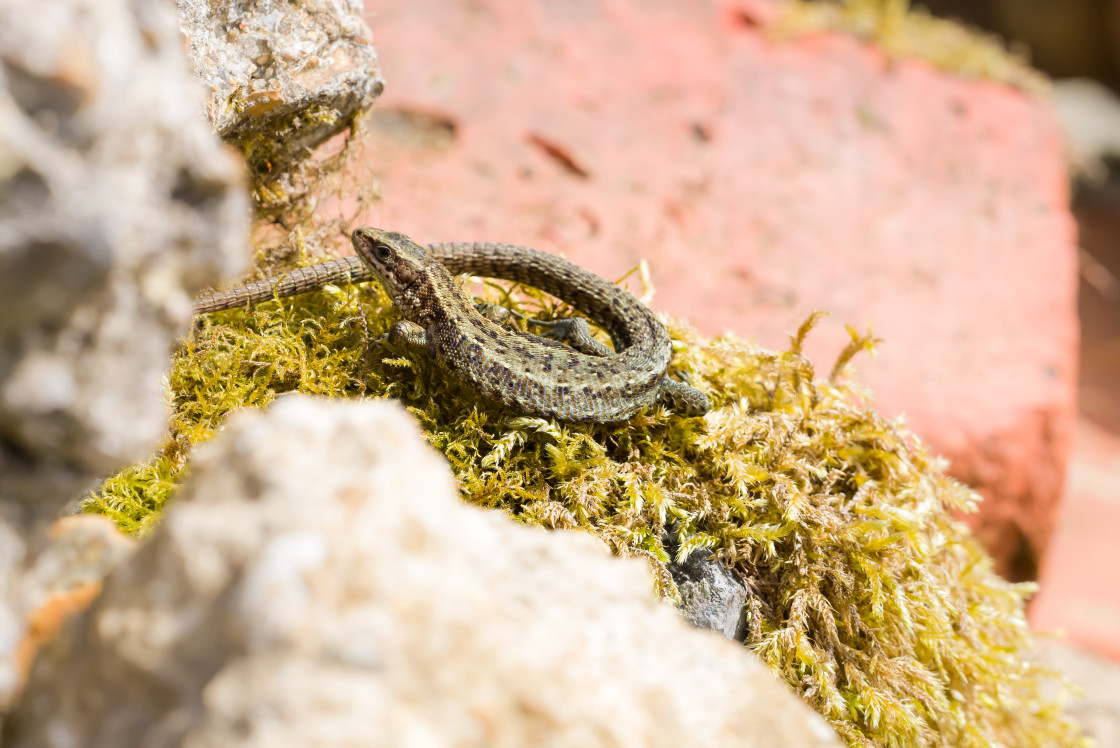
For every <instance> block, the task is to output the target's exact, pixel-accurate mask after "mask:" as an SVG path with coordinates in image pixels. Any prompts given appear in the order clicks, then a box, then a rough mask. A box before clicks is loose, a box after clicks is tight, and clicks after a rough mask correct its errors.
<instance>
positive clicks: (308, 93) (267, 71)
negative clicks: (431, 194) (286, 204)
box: [178, 0, 385, 191]
mask: <svg viewBox="0 0 1120 748" xmlns="http://www.w3.org/2000/svg"><path fill="white" fill-rule="evenodd" d="M178 5H179V14H180V17H181V23H182V28H183V34H184V35H185V36H186V38H187V49H188V56H189V58H190V61H191V65H192V66H193V68H194V70H195V74H196V75H197V76H198V77H199V78H200V79H201V80H202V82H203V84H204V85H205V86H206V89H207V92H208V96H207V101H206V111H207V113H208V114H209V116H210V120H211V122H212V123H213V125H214V130H215V131H216V132H217V133H218V134H219V135H221V136H222V138H224V139H225V140H227V141H228V142H230V143H232V144H234V145H236V146H238V147H239V148H241V149H242V150H243V151H244V152H245V155H246V158H247V159H248V161H249V166H250V170H251V171H252V172H253V173H254V174H255V175H259V176H260V177H261V178H262V179H265V180H269V181H272V182H279V183H280V184H281V191H286V190H291V189H294V188H293V187H292V185H291V180H292V179H293V174H292V172H295V171H298V168H299V165H300V164H301V163H302V162H304V161H305V159H307V157H308V156H309V155H310V153H311V149H313V148H315V147H316V146H318V145H319V144H321V143H323V142H325V141H326V140H327V139H329V138H330V137H332V136H334V135H336V134H338V133H340V132H342V130H343V129H345V128H346V127H347V126H348V125H349V124H350V121H351V119H352V118H353V117H354V116H355V115H356V114H358V113H360V112H361V111H364V110H365V109H368V108H369V107H370V106H371V105H372V104H373V101H374V99H376V98H377V97H378V96H380V95H381V91H382V89H383V88H384V86H385V82H384V80H382V78H381V73H380V70H379V69H378V67H377V52H376V50H375V49H374V47H373V45H372V44H371V43H370V31H369V28H368V27H367V26H366V24H365V22H364V21H363V20H362V13H363V7H362V3H361V2H360V0H303V1H302V2H298V3H293V2H289V0H254V2H249V3H246V2H243V0H178ZM273 189H276V188H275V187H273Z"/></svg>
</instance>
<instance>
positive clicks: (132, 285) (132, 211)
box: [0, 0, 248, 525]
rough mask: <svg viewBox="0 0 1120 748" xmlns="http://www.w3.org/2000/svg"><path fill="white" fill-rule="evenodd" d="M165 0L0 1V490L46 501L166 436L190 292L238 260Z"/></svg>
mask: <svg viewBox="0 0 1120 748" xmlns="http://www.w3.org/2000/svg"><path fill="white" fill-rule="evenodd" d="M200 101H201V96H200V93H199V91H198V89H197V83H196V82H195V81H193V80H192V79H191V77H190V72H189V69H188V67H187V65H186V62H185V60H184V58H183V52H182V41H181V39H180V37H179V34H178V31H177V29H176V24H175V16H174V11H173V9H172V8H169V7H167V6H166V5H165V4H164V3H163V2H161V1H160V0H52V1H51V2H46V3H44V2H41V1H40V0H6V1H5V2H3V3H0V502H3V501H8V502H13V503H14V504H15V505H16V506H18V507H19V508H20V510H21V511H20V512H19V514H20V515H21V516H20V517H19V519H18V522H19V524H23V525H26V524H28V522H29V521H30V520H33V519H36V518H42V517H50V516H52V515H53V514H54V513H55V512H56V511H57V509H58V508H59V506H60V505H61V504H62V503H63V502H65V501H66V500H70V499H75V498H77V497H78V496H79V494H80V493H81V491H82V490H84V489H85V488H87V487H88V486H89V485H91V483H92V481H93V480H94V479H95V478H96V477H98V476H100V475H103V474H105V473H108V472H111V471H113V470H115V469H117V468H119V467H120V466H121V465H122V464H126V463H128V462H134V461H137V460H139V459H141V458H143V457H145V456H146V455H147V454H148V453H149V452H150V451H151V449H152V448H153V446H154V444H155V443H156V442H157V440H159V439H160V438H162V437H163V436H164V431H165V428H166V408H167V405H166V398H165V395H164V391H163V384H162V377H163V374H164V371H165V369H166V368H167V363H168V354H169V351H170V348H171V346H172V344H173V342H174V340H175V339H176V338H178V337H180V336H181V335H182V334H183V333H184V332H185V330H186V328H187V324H188V319H189V316H190V297H191V296H192V295H193V294H194V293H196V292H197V290H199V289H200V288H202V287H204V286H206V285H209V284H212V283H214V282H216V281H217V280H218V279H219V278H221V277H223V276H227V275H229V274H230V273H232V272H235V271H237V270H239V269H240V268H242V267H243V265H244V263H245V259H246V257H247V236H248V202H247V198H246V196H245V195H244V188H243V176H242V170H241V167H240V165H239V164H238V163H237V161H236V160H235V159H234V158H233V157H232V156H231V155H230V154H229V153H228V152H227V151H226V150H225V149H224V148H223V147H222V145H221V143H220V141H218V140H217V139H216V138H215V137H214V135H213V134H212V132H210V130H209V128H208V127H207V124H206V121H205V119H204V118H203V117H202V116H201V115H200Z"/></svg>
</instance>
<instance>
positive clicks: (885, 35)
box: [768, 0, 1049, 94]
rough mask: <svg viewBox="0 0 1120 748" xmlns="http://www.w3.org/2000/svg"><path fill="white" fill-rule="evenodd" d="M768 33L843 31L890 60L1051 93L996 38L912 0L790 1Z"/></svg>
mask: <svg viewBox="0 0 1120 748" xmlns="http://www.w3.org/2000/svg"><path fill="white" fill-rule="evenodd" d="M768 30H769V31H770V32H771V33H772V34H773V35H774V36H776V37H778V38H783V37H787V38H788V37H793V36H801V35H805V34H809V33H814V32H818V31H825V30H834V31H840V32H843V33H846V34H852V35H854V36H858V37H859V38H861V39H867V40H869V41H873V42H874V44H875V46H876V47H877V48H879V49H880V50H882V51H883V52H884V53H886V54H887V55H889V56H890V57H895V58H916V59H920V60H925V61H926V62H929V63H930V64H931V65H933V66H934V67H936V68H938V69H940V70H945V71H947V72H950V73H954V74H956V75H961V76H965V77H968V78H985V79H988V80H993V81H997V82H999V83H1005V84H1007V85H1010V86H1014V87H1016V88H1019V89H1021V90H1023V91H1026V92H1029V93H1032V94H1040V93H1045V92H1047V91H1048V90H1049V85H1048V83H1047V80H1046V77H1045V76H1043V75H1042V74H1041V73H1039V72H1038V71H1036V70H1034V69H1033V68H1032V67H1031V66H1030V64H1029V63H1027V62H1026V60H1025V58H1024V55H1022V54H1017V53H1013V52H1010V51H1008V49H1007V47H1006V46H1005V45H1004V44H1003V42H1002V41H1001V40H1000V39H999V38H998V37H995V36H992V35H990V34H985V33H983V32H981V31H978V30H976V29H970V28H967V27H965V26H962V25H961V24H960V23H957V22H955V21H949V20H945V19H940V18H935V17H934V16H932V15H930V14H929V12H928V11H926V10H925V9H924V8H912V7H911V6H910V3H909V1H908V0H839V1H836V0H789V2H788V3H785V4H783V13H782V14H781V16H780V17H779V18H778V19H777V20H776V21H775V22H774V23H772V24H771V25H769V26H768Z"/></svg>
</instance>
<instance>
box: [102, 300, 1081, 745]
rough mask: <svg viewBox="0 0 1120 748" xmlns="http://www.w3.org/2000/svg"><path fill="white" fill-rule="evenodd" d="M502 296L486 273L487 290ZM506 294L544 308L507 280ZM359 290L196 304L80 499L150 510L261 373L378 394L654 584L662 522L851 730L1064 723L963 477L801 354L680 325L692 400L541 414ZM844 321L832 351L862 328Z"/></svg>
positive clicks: (780, 667) (261, 381)
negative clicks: (147, 428)
mask: <svg viewBox="0 0 1120 748" xmlns="http://www.w3.org/2000/svg"><path fill="white" fill-rule="evenodd" d="M490 296H491V298H496V299H497V300H499V301H505V302H507V303H508V302H509V301H510V298H509V294H508V293H505V292H503V293H500V294H495V293H491V294H490ZM519 298H520V301H519V302H518V303H519V304H520V306H521V309H522V310H523V311H530V312H534V311H538V308H539V307H540V306H541V305H542V304H543V305H544V306H546V307H548V308H547V309H545V310H544V312H543V313H545V314H548V313H553V312H557V311H559V310H556V309H554V308H552V307H551V306H550V305H549V304H548V302H547V301H545V300H542V299H541V298H540V297H539V295H537V296H532V295H531V296H529V297H524V296H522V297H519ZM393 319H395V314H394V312H393V311H392V307H391V306H390V305H389V303H388V300H387V299H386V298H385V296H384V295H383V293H382V292H381V290H380V289H379V288H378V287H377V286H376V285H375V284H371V285H369V286H366V287H352V288H345V289H335V288H330V289H327V290H325V291H323V292H320V293H314V294H308V295H306V296H304V297H301V298H296V299H293V300H283V301H274V302H269V303H267V304H263V305H261V306H259V307H257V308H255V309H253V310H249V311H231V312H225V313H220V314H215V315H211V316H210V317H207V318H203V319H200V320H199V322H198V327H197V329H196V330H195V331H194V333H193V334H192V335H191V337H190V338H189V339H188V340H187V341H186V342H185V343H184V344H183V346H182V348H181V350H180V351H179V352H178V354H177V356H176V357H175V361H174V367H173V370H172V373H171V377H170V390H171V397H172V400H173V404H174V416H173V419H172V425H171V435H170V437H169V439H168V441H167V444H166V445H165V446H164V448H163V449H162V450H161V451H160V453H159V454H158V455H157V456H156V457H155V458H154V459H153V461H152V462H151V463H149V464H147V465H143V466H138V467H134V468H131V469H129V470H125V471H124V472H122V473H121V474H119V475H117V476H115V477H113V478H111V479H109V480H108V481H107V482H106V483H105V484H104V486H103V487H102V489H101V491H100V492H99V493H97V494H96V495H93V496H91V497H90V498H89V499H88V500H87V502H86V509H87V510H88V511H96V512H101V513H104V514H107V515H109V516H111V517H113V518H114V519H116V521H117V522H118V523H119V524H120V526H121V527H122V528H123V529H125V530H126V531H128V532H131V533H136V534H144V533H146V532H148V531H149V530H150V529H151V528H152V526H153V524H154V523H155V522H156V521H157V520H158V516H159V512H160V510H161V509H162V508H163V506H164V504H165V503H166V502H167V500H168V498H169V497H170V496H171V495H172V494H173V490H174V486H175V485H176V484H177V482H178V481H179V480H180V479H181V477H182V475H183V473H184V471H185V470H186V469H187V463H188V454H189V449H190V445H191V444H192V443H197V442H200V441H203V440H205V439H207V438H209V437H210V436H211V435H212V434H213V433H214V431H215V430H216V429H218V428H219V427H220V424H221V421H222V418H223V417H224V416H225V415H226V414H227V413H229V412H230V411H232V410H235V409H237V408H241V407H246V406H259V405H264V404H267V403H268V402H269V401H271V400H272V399H274V398H275V397H277V396H278V395H280V394H281V393H284V392H292V391H299V392H306V393H316V394H321V395H331V396H343V397H392V398H396V399H398V400H400V401H402V402H403V403H404V404H405V405H407V406H408V408H409V410H410V411H411V412H412V413H413V414H414V415H415V416H416V418H417V419H419V421H420V423H421V424H422V426H423V428H424V431H425V433H426V434H427V436H428V439H429V440H430V441H431V443H432V444H433V445H434V446H435V447H436V448H437V449H439V450H440V451H442V452H443V453H444V454H445V455H447V458H448V460H449V461H450V463H451V466H452V468H453V469H454V471H455V473H456V475H457V476H458V478H459V481H460V485H461V490H462V494H463V498H464V499H465V500H467V501H470V502H473V503H475V504H478V505H481V506H486V507H494V508H499V509H502V510H503V511H505V512H507V513H508V514H509V515H510V516H511V517H513V518H515V519H517V520H519V521H521V522H525V523H532V524H538V525H544V526H546V527H551V528H582V529H584V530H586V531H589V532H592V533H595V534H596V535H597V536H598V537H600V538H602V539H603V541H605V542H606V543H607V544H608V545H609V546H610V547H611V548H613V549H614V550H615V551H616V552H617V553H619V554H621V555H629V556H641V557H644V558H646V559H648V561H649V563H650V565H651V567H652V568H653V569H654V572H655V578H656V579H657V580H658V584H659V586H660V591H661V593H662V594H663V595H665V596H668V597H672V596H674V595H675V589H674V587H673V582H672V579H671V577H670V576H669V574H668V573H667V571H666V562H667V561H668V560H669V557H668V554H667V551H666V546H665V544H664V542H663V539H664V538H665V536H666V533H667V532H670V530H669V529H668V528H672V530H671V532H672V533H673V534H674V535H675V536H676V538H675V539H676V541H677V542H679V544H680V548H681V551H680V553H681V554H687V553H688V552H689V551H691V550H692V549H695V548H698V547H701V546H704V547H707V548H711V549H712V550H713V551H715V553H716V554H717V556H718V557H719V558H720V559H722V560H723V561H724V562H725V563H727V564H729V565H731V566H733V567H734V568H736V569H737V570H738V571H739V572H741V573H742V575H743V576H744V578H746V579H749V580H751V585H752V588H753V592H754V595H753V596H752V598H751V602H750V607H749V617H750V624H749V636H748V640H747V645H748V646H749V647H750V648H751V649H752V650H754V651H755V652H756V653H758V655H759V656H761V657H762V658H763V659H764V660H765V661H766V662H768V663H769V665H770V667H771V668H773V670H774V671H775V672H776V673H777V674H779V675H780V676H781V677H783V678H785V679H786V680H787V681H788V682H789V683H790V684H791V685H792V686H793V687H794V688H795V689H796V690H797V691H798V692H799V693H800V694H801V695H802V696H803V698H804V699H805V700H806V701H808V702H809V703H810V704H811V705H812V706H814V707H815V708H816V709H817V710H818V711H819V712H820V713H821V714H823V715H824V716H825V717H826V718H827V719H828V720H829V721H830V722H831V723H832V725H833V726H834V727H835V728H836V729H837V730H838V731H839V732H840V734H841V735H843V736H844V738H846V739H847V740H848V742H849V743H850V744H852V745H858V746H864V745H867V746H894V745H917V746H996V745H1000V746H1058V745H1074V744H1076V743H1077V741H1078V731H1077V729H1076V728H1075V727H1074V726H1073V725H1072V724H1071V723H1070V722H1069V720H1068V719H1067V718H1066V717H1065V716H1064V715H1063V713H1062V710H1061V707H1060V704H1059V703H1058V702H1057V701H1055V700H1054V699H1053V698H1047V697H1045V696H1044V695H1042V693H1040V688H1041V687H1042V686H1043V684H1044V682H1045V681H1046V680H1047V678H1048V675H1047V674H1046V673H1045V672H1043V671H1042V670H1041V669H1040V668H1038V667H1037V666H1035V665H1033V664H1030V663H1029V662H1028V661H1027V659H1026V658H1027V656H1028V653H1029V649H1030V646H1031V638H1030V634H1029V632H1028V630H1027V626H1026V622H1025V618H1024V612H1023V601H1024V599H1025V597H1026V596H1027V595H1029V594H1030V592H1031V591H1032V589H1033V588H1032V587H1031V586H1029V585H1014V584H1009V583H1006V582H1004V581H1002V580H1000V579H999V578H998V577H997V576H996V575H995V574H994V572H993V571H992V565H991V562H990V560H989V559H988V558H987V556H985V554H984V553H983V552H982V551H981V550H980V549H979V548H978V547H977V545H976V543H975V542H974V541H973V540H972V538H971V537H970V536H969V534H968V532H967V531H966V530H965V529H964V528H963V527H962V526H961V525H960V524H958V523H957V522H955V521H954V520H953V519H952V517H951V514H950V512H951V510H954V509H967V508H969V507H971V506H972V505H973V502H974V500H975V496H974V494H972V493H971V492H970V491H968V490H967V489H966V488H964V487H963V486H961V485H959V484H958V483H955V482H954V481H952V480H951V479H949V478H947V477H946V476H945V475H944V474H943V472H942V470H941V467H940V466H939V465H938V464H936V463H935V462H934V461H932V460H931V459H930V458H929V457H928V456H927V455H926V453H925V452H924V450H923V449H922V448H921V446H920V445H919V444H917V443H916V440H914V439H913V437H911V436H909V435H908V434H907V433H906V432H905V431H904V430H903V429H902V428H901V427H900V426H899V425H898V424H896V423H891V422H888V421H885V420H884V419H883V418H881V417H880V416H879V415H877V414H876V413H875V412H874V411H873V410H871V409H868V408H866V407H861V406H859V405H857V404H855V403H854V400H855V398H853V396H852V395H853V393H852V390H851V388H850V387H849V386H848V385H846V384H844V383H843V382H840V381H836V379H835V377H834V378H832V379H829V380H816V379H814V373H813V370H812V367H811V366H810V364H809V362H808V361H807V360H806V359H805V358H804V357H803V356H802V355H801V352H800V350H801V343H802V340H803V338H804V336H805V335H806V334H807V333H808V331H809V328H810V326H811V322H812V321H810V322H809V323H807V324H806V325H805V326H804V327H803V328H802V330H801V331H800V332H799V333H798V335H797V336H796V337H795V338H794V340H793V341H792V346H791V348H790V350H789V351H786V352H784V353H775V352H771V351H767V350H763V349H760V348H757V347H753V346H750V345H747V344H745V343H743V342H741V341H740V340H738V339H736V338H734V337H731V336H724V337H721V338H717V339H715V340H711V341H705V340H702V339H700V338H699V336H698V335H697V334H696V333H695V332H693V331H691V330H689V329H687V328H684V327H680V326H676V327H674V329H673V333H674V336H675V338H676V339H677V340H678V341H679V343H680V345H679V350H678V352H677V355H676V360H675V366H676V367H677V368H678V369H680V370H684V371H687V372H688V373H689V374H690V376H691V379H692V381H693V383H695V384H697V385H699V386H701V387H703V388H704V389H705V390H706V391H707V392H708V393H709V395H710V396H711V397H712V399H713V402H714V403H715V406H716V407H715V409H714V410H713V412H712V413H710V414H709V415H708V416H707V417H706V418H705V419H688V418H681V417H677V416H674V415H671V414H669V413H668V412H666V411H664V410H662V409H654V410H652V411H649V412H647V413H645V414H644V415H640V416H638V417H636V418H634V419H632V420H631V421H629V422H626V423H623V424H614V425H594V424H592V425H586V424H568V423H558V422H555V421H552V420H546V419H541V418H531V417H525V416H518V415H516V414H510V413H507V412H503V411H502V410H500V409H498V408H495V407H493V406H491V405H490V404H487V403H482V402H479V401H478V399H477V398H476V397H475V396H474V395H473V394H472V393H471V392H470V391H468V390H466V389H465V388H463V387H461V386H459V385H458V384H456V383H455V382H454V381H451V380H450V379H448V378H447V377H445V376H444V375H443V374H442V373H441V372H440V371H439V370H438V369H437V368H436V367H435V366H434V365H433V364H432V363H431V362H430V361H429V360H428V359H427V357H426V356H424V355H419V354H417V353H414V352H412V351H409V350H407V349H397V348H393V347H390V346H388V344H383V343H381V342H379V341H378V340H377V337H378V335H380V334H381V333H383V332H384V331H385V330H386V329H387V328H388V325H389V324H390V323H391V322H392V321H393ZM868 345H869V341H868V340H867V339H862V338H858V337H856V336H853V343H852V346H851V347H850V348H849V350H848V352H847V353H846V355H845V360H846V358H847V357H848V356H850V355H851V354H853V353H855V352H856V351H858V350H859V349H861V348H864V347H867V346H868Z"/></svg>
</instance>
